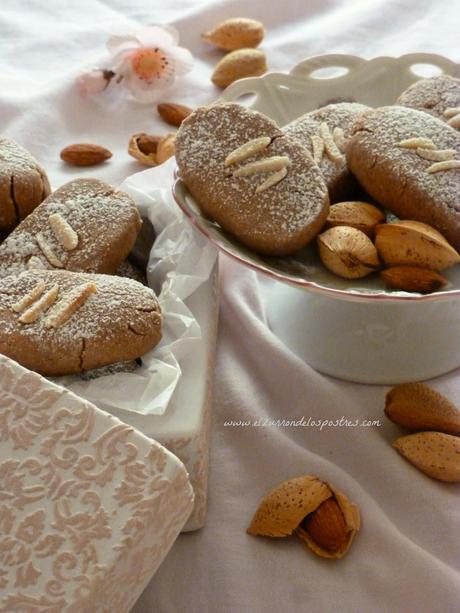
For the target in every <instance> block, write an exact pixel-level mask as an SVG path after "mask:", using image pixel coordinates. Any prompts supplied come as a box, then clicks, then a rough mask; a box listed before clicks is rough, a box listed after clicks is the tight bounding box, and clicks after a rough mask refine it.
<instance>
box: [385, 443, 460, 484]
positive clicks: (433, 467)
mask: <svg viewBox="0 0 460 613" xmlns="http://www.w3.org/2000/svg"><path fill="white" fill-rule="evenodd" d="M393 447H394V448H395V449H397V450H398V451H399V453H400V454H401V455H402V456H403V457H405V458H406V460H408V461H409V462H410V463H411V464H413V465H414V466H415V467H416V468H418V469H419V470H421V471H422V472H424V473H425V474H426V475H428V476H429V477H432V478H433V479H437V480H438V481H445V482H446V483H460V438H458V437H457V436H452V435H450V434H444V432H417V433H416V434H408V435H407V436H401V437H400V438H398V439H396V440H395V441H394V443H393Z"/></svg>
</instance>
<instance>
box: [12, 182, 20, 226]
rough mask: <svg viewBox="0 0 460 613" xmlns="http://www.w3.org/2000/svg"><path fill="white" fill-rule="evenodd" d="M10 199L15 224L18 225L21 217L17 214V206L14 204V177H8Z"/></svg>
mask: <svg viewBox="0 0 460 613" xmlns="http://www.w3.org/2000/svg"><path fill="white" fill-rule="evenodd" d="M10 198H11V202H12V203H13V207H14V214H15V217H16V219H15V222H16V223H19V221H20V219H21V217H20V214H19V205H18V203H17V202H16V198H15V197H14V175H11V177H10Z"/></svg>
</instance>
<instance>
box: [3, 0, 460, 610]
mask: <svg viewBox="0 0 460 613" xmlns="http://www.w3.org/2000/svg"><path fill="white" fill-rule="evenodd" d="M231 16H248V17H254V18H258V19H260V20H262V21H263V22H264V23H265V25H266V28H267V37H266V39H265V40H264V42H263V49H264V50H265V51H266V52H267V56H268V63H269V66H270V68H271V69H272V70H279V71H287V70H289V68H290V67H291V66H293V65H294V64H296V63H297V62H298V61H300V60H301V59H303V58H305V57H307V56H310V55H317V54H320V53H353V54H356V55H361V56H363V57H366V58H370V57H373V56H377V55H392V56H398V55H401V54H403V53H409V52H415V51H420V52H423V51H426V52H431V53H433V52H434V53H439V54H441V55H446V56H447V57H450V58H451V59H453V60H456V61H460V49H459V46H458V40H459V39H458V20H459V17H460V4H459V1H458V0H450V1H447V0H419V1H418V2H414V1H413V0H355V1H353V2H351V1H346V0H321V1H320V0H311V1H309V2H299V1H298V0H283V2H266V1H263V0H254V1H252V2H247V1H243V0H208V1H206V2H193V1H192V0H170V1H166V0H162V1H161V2H160V1H159V0H155V1H154V2H152V1H149V2H147V0H131V1H130V2H124V1H122V0H106V1H103V0H98V1H95V0H78V2H76V1H75V0H69V1H65V2H64V1H63V0H48V1H47V2H42V0H19V1H18V2H15V3H8V4H7V3H2V5H1V7H0V118H1V126H2V133H3V134H4V135H5V136H8V137H11V138H13V139H15V140H17V141H18V142H19V143H21V144H22V145H24V146H25V147H27V148H28V149H30V150H31V151H32V153H33V154H34V155H35V156H36V157H37V158H38V159H39V160H40V161H41V162H42V164H43V165H44V167H45V168H46V169H47V171H48V173H49V175H50V178H51V181H52V183H53V185H54V186H55V187H58V186H59V185H61V184H62V183H64V182H66V181H68V180H70V179H72V178H74V177H76V176H82V175H86V176H95V177H99V178H102V179H105V180H107V181H109V182H112V183H114V184H119V183H121V182H122V180H123V179H125V178H126V176H128V175H130V174H132V173H133V172H137V171H138V170H141V169H142V168H141V167H140V166H139V165H138V164H137V163H136V162H135V161H133V160H131V158H129V157H128V155H127V153H126V149H127V142H128V139H129V136H130V135H131V134H133V133H134V132H141V131H146V132H151V133H160V132H167V131H168V129H167V128H166V127H165V125H164V124H163V123H162V122H161V120H160V119H159V118H158V116H157V115H156V112H155V109H154V107H153V106H152V105H147V106H142V105H140V104H137V103H135V102H132V101H129V100H127V99H126V98H123V97H122V96H121V95H119V96H116V95H115V94H114V95H110V94H108V93H107V95H106V94H104V95H102V96H100V97H96V98H92V99H86V100H81V99H80V98H79V97H78V96H77V95H76V93H75V90H74V88H73V78H74V76H75V74H77V73H78V71H79V70H81V69H83V68H86V67H88V66H92V65H98V63H100V62H101V61H102V60H103V59H104V56H105V51H104V43H105V40H106V39H107V37H108V36H109V35H110V34H111V33H112V32H114V31H116V32H128V31H134V30H135V29H136V28H139V27H141V26H142V25H145V24H147V23H152V22H157V23H170V24H173V25H175V26H176V27H177V29H178V30H179V32H180V35H181V44H182V45H184V46H186V47H188V48H189V49H190V50H191V51H192V52H193V54H194V55H195V58H196V65H195V68H194V70H193V72H192V73H191V74H190V75H188V76H187V77H185V78H183V79H181V80H180V81H177V84H176V85H175V86H174V89H173V90H172V91H171V92H169V93H168V100H167V101H176V102H181V103H183V104H188V105H190V106H196V105H199V104H202V103H206V102H209V101H212V100H214V99H215V98H216V97H217V95H218V91H217V90H216V89H215V88H214V87H213V86H212V84H211V82H210V75H211V73H212V69H213V66H214V65H215V63H216V62H217V60H218V59H219V58H220V57H221V53H220V52H218V51H215V50H212V49H210V48H209V47H207V46H205V44H204V43H202V42H201V41H200V37H199V35H200V32H202V31H205V30H207V29H209V28H210V27H211V26H213V25H214V24H215V23H217V22H218V21H220V20H222V19H225V18H227V17H231ZM85 141H86V142H94V143H98V144H101V145H104V146H107V147H108V148H109V149H111V150H112V151H113V153H114V156H113V158H112V159H111V160H110V162H108V163H106V164H105V165H103V166H100V167H94V168H90V169H88V170H86V171H84V172H82V170H81V169H77V168H71V167H69V166H65V165H64V164H63V163H61V161H60V160H59V151H60V149H61V148H62V147H64V146H65V145H68V144H70V143H72V142H85ZM269 289H270V286H269V282H267V281H266V280H264V279H259V278H258V277H257V276H256V275H255V274H254V273H252V272H249V271H247V270H244V269H243V268H242V267H240V266H239V265H237V264H235V263H233V262H230V261H228V260H226V259H222V261H221V311H220V331H219V339H218V348H217V362H216V369H215V389H214V415H213V432H212V451H211V475H210V497H209V515H208V521H207V525H206V527H205V528H204V529H203V530H201V531H199V532H196V533H191V534H184V535H181V536H180V537H179V539H178V541H177V542H176V543H175V545H174V547H173V549H172V550H171V552H170V554H169V555H168V557H167V558H166V560H165V562H164V563H163V565H162V566H161V568H160V570H159V571H158V572H157V574H156V576H155V577H154V578H153V580H152V581H151V583H150V584H149V586H148V588H147V589H146V590H145V592H144V594H143V595H142V597H141V598H140V600H139V601H138V603H137V605H136V606H135V608H134V612H135V613H150V612H152V613H153V612H154V611H155V612H158V613H183V612H184V613H198V612H199V613H205V612H210V613H215V612H217V613H246V612H248V613H249V612H251V613H258V612H259V611H260V612H262V611H263V612H273V613H275V612H276V613H277V612H279V611H305V612H307V611H308V612H310V611H315V612H316V613H318V612H319V613H321V612H327V613H329V612H331V611H340V612H341V613H348V612H350V613H354V612H356V611H359V612H366V613H367V612H372V613H376V612H377V613H378V612H382V613H383V612H384V613H393V612H394V613H400V612H411V613H412V612H413V611H417V613H433V612H435V611H436V612H438V611H439V612H441V611H442V612H443V613H454V611H458V607H459V601H460V536H459V535H460V511H459V491H460V490H459V487H458V486H456V485H447V484H442V483H440V482H436V481H434V480H431V479H429V478H428V477H426V476H424V475H423V474H421V473H419V472H418V471H416V470H415V469H414V468H413V467H412V466H411V465H410V464H408V463H407V462H405V461H404V460H403V459H402V458H400V457H399V456H398V454H397V453H396V452H395V451H394V450H393V449H392V447H391V442H392V440H393V439H394V438H396V436H398V435H400V430H399V428H397V427H396V426H394V425H393V424H391V423H389V422H388V420H386V419H385V418H384V417H383V405H384V396H385V392H386V390H387V389H388V388H386V387H384V386H367V385H359V384H353V383H345V382H342V381H339V380H336V379H333V378H330V377H326V376H323V375H321V374H318V373H317V372H315V371H314V370H312V369H311V368H310V367H309V366H308V365H306V364H304V363H302V362H301V361H300V360H299V359H297V358H296V357H295V356H294V355H293V354H292V353H291V352H290V351H289V350H288V349H287V348H286V347H284V346H283V344H282V343H281V342H280V341H279V340H278V339H277V338H276V337H275V336H274V335H273V334H272V333H271V332H270V330H269V328H268V326H267V322H266V316H265V305H266V300H267V296H268V295H269V294H268V291H269ZM431 383H432V384H433V385H434V386H435V387H436V388H437V389H438V390H440V391H441V392H443V393H444V394H446V395H448V396H449V397H450V398H451V399H452V400H453V401H454V402H456V403H457V404H458V405H460V371H456V372H453V373H450V374H448V375H445V376H443V377H439V378H437V379H436V380H434V381H432V382H431ZM302 416H304V417H305V418H307V419H308V417H312V418H319V417H321V418H326V419H331V420H336V419H340V418H341V417H342V416H343V417H344V418H346V419H349V420H353V419H355V418H368V419H380V420H381V424H382V425H381V426H380V427H378V426H377V427H367V428H366V427H349V428H347V427H335V428H334V427H325V428H323V429H322V430H320V429H319V428H314V427H290V428H289V427H274V426H273V427H268V426H267V427H231V426H225V422H226V421H227V420H238V419H242V420H250V421H256V420H258V419H259V418H262V419H263V418H265V417H267V418H271V419H274V420H276V419H282V418H289V419H296V418H297V419H299V418H301V417H302ZM302 474H316V475H319V476H320V477H321V478H322V479H324V480H328V481H330V482H332V483H334V484H335V485H336V486H338V487H339V488H340V489H342V490H343V491H345V492H346V493H347V494H348V495H349V497H350V498H351V499H352V500H354V501H355V502H356V503H357V504H358V505H359V507H360V509H361V513H362V530H361V532H360V533H359V534H358V536H357V538H356V541H355V543H354V544H353V546H352V548H351V550H350V552H349V554H348V555H347V557H345V558H344V559H343V560H341V561H339V562H333V561H332V562H331V561H328V560H323V559H320V558H317V557H315V556H314V555H313V554H312V553H310V552H309V551H308V550H307V549H306V548H305V547H304V546H303V545H302V544H301V543H300V541H297V540H296V539H294V538H291V539H279V540H277V541H274V540H269V539H262V538H254V537H251V536H248V535H247V534H246V533H245V529H246V527H247V525H248V523H249V521H250V519H251V516H252V513H253V512H254V510H255V508H256V507H257V505H258V502H259V501H260V499H261V498H262V496H263V495H264V494H265V493H266V492H267V491H268V490H269V489H271V488H272V487H274V486H275V485H276V484H278V483H279V482H281V481H283V480H285V479H288V478H290V477H294V476H299V475H302ZM114 613H116V612H114Z"/></svg>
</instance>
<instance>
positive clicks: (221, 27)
mask: <svg viewBox="0 0 460 613" xmlns="http://www.w3.org/2000/svg"><path fill="white" fill-rule="evenodd" d="M264 34H265V30H264V26H263V24H262V23H261V22H260V21H256V20H255V19H247V18H244V17H236V18H233V19H226V20H225V21H223V22H221V23H219V24H218V25H217V26H216V27H215V28H213V29H212V30H210V31H209V32H205V33H204V34H202V35H201V38H202V39H203V40H204V41H206V42H207V43H211V44H213V45H215V46H216V47H219V49H224V50H225V51H234V50H235V49H244V48H245V47H257V45H259V44H260V43H261V42H262V39H263V37H264Z"/></svg>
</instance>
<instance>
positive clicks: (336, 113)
mask: <svg viewBox="0 0 460 613" xmlns="http://www.w3.org/2000/svg"><path fill="white" fill-rule="evenodd" d="M368 109H369V107H367V106H365V105H364V104H359V103H357V102H340V103H338V104H328V105H327V106H323V107H321V108H319V109H316V110H314V111H311V112H309V113H306V114H305V115H302V116H301V117H298V118H297V119H294V121H292V122H291V123H289V124H288V125H287V126H285V127H284V128H283V131H284V132H285V133H286V134H287V135H289V136H293V137H294V138H295V139H297V141H298V142H299V143H300V144H302V145H303V146H304V147H307V149H308V150H309V151H310V153H311V154H312V155H315V154H316V155H317V152H316V151H314V148H313V145H312V137H319V138H321V125H322V124H323V123H325V124H326V125H327V127H328V128H329V132H332V133H334V130H336V128H340V129H341V130H342V131H343V135H341V136H342V143H341V147H340V149H342V148H343V147H344V146H345V144H346V142H347V140H348V138H349V137H350V134H351V128H352V126H353V123H354V121H355V120H356V118H357V117H358V116H359V115H360V114H361V113H363V112H364V111H366V110H368ZM323 130H324V128H323ZM336 133H337V132H336ZM319 167H320V168H321V171H322V172H323V174H324V178H325V180H326V183H327V184H328V186H330V185H331V183H333V182H334V181H335V180H336V179H337V177H339V176H340V175H342V174H344V173H346V172H347V165H346V162H345V157H344V156H343V157H342V159H341V161H340V159H339V163H337V161H335V160H334V159H331V158H329V157H328V156H327V155H322V156H321V159H320V161H319Z"/></svg>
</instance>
